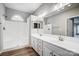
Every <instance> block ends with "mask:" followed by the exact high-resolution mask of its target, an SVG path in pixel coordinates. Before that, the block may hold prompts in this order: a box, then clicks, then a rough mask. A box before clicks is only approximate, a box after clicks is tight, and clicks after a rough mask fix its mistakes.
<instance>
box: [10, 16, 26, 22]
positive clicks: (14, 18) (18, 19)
mask: <svg viewBox="0 0 79 59" xmlns="http://www.w3.org/2000/svg"><path fill="white" fill-rule="evenodd" d="M11 20H14V21H24V19H23V18H22V17H21V16H20V15H13V16H12V18H11Z"/></svg>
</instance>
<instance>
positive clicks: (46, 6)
mask: <svg viewBox="0 0 79 59" xmlns="http://www.w3.org/2000/svg"><path fill="white" fill-rule="evenodd" d="M61 4H62V6H61ZM66 4H67V3H5V4H4V5H5V6H6V7H8V8H12V9H16V10H20V11H24V12H28V13H32V14H33V15H36V16H43V17H50V16H52V15H56V14H58V13H60V12H63V11H65V10H68V9H71V8H74V7H76V6H79V4H78V3H71V4H72V5H71V6H70V7H68V5H66ZM55 6H57V7H56V8H55ZM63 7H64V8H63ZM55 9H56V10H55ZM57 9H58V10H57Z"/></svg>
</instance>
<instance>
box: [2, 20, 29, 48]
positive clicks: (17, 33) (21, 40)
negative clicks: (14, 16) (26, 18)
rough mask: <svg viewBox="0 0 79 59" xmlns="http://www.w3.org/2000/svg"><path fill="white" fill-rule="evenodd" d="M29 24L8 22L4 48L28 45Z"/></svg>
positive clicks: (6, 23) (5, 29) (5, 28)
mask: <svg viewBox="0 0 79 59" xmlns="http://www.w3.org/2000/svg"><path fill="white" fill-rule="evenodd" d="M27 28H28V27H27V23H24V22H12V21H6V22H5V27H4V31H3V32H4V40H3V48H4V49H9V48H13V47H19V46H23V45H28V29H27Z"/></svg>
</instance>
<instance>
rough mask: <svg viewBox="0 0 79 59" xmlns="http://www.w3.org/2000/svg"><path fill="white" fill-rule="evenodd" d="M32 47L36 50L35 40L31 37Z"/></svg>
mask: <svg viewBox="0 0 79 59" xmlns="http://www.w3.org/2000/svg"><path fill="white" fill-rule="evenodd" d="M31 46H32V47H33V49H35V39H34V37H31Z"/></svg>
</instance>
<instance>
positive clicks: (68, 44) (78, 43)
mask: <svg viewBox="0 0 79 59" xmlns="http://www.w3.org/2000/svg"><path fill="white" fill-rule="evenodd" d="M32 36H33V37H36V38H38V39H41V40H43V41H46V42H49V43H51V44H54V45H57V46H59V47H62V48H64V49H67V50H69V51H72V52H74V53H78V54H79V40H78V38H73V37H67V36H62V37H63V38H64V41H59V40H58V39H59V35H51V34H42V36H40V35H39V34H38V33H34V34H32Z"/></svg>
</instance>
